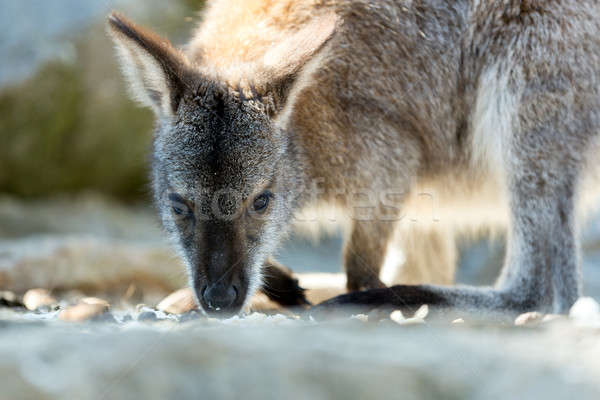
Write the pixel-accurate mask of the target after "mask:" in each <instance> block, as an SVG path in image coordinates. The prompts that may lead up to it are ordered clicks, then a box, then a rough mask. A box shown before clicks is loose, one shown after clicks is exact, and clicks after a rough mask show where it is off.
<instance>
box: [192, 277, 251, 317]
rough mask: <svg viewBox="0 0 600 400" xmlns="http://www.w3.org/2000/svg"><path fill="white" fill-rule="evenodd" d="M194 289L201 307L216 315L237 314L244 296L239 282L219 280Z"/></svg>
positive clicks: (227, 315) (243, 289) (244, 293)
mask: <svg viewBox="0 0 600 400" xmlns="http://www.w3.org/2000/svg"><path fill="white" fill-rule="evenodd" d="M195 290H196V296H197V297H198V301H199V302H200V305H201V306H202V309H203V310H204V311H205V312H206V313H207V314H210V315H213V316H218V317H230V316H233V315H236V314H238V313H239V312H240V310H241V308H242V306H243V305H244V300H245V297H246V289H245V288H244V287H242V285H241V283H239V282H235V283H234V282H230V281H219V282H214V283H209V284H206V285H204V286H201V287H196V288H195Z"/></svg>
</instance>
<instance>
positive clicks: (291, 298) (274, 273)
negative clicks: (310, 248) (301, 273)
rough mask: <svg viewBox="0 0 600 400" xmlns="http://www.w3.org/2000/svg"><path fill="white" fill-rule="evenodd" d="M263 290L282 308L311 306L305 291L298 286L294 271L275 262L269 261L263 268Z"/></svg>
mask: <svg viewBox="0 0 600 400" xmlns="http://www.w3.org/2000/svg"><path fill="white" fill-rule="evenodd" d="M261 290H262V291H263V292H264V293H265V294H266V295H267V297H269V299H271V300H273V301H275V302H277V303H279V304H281V305H282V306H288V307H289V306H309V305H311V304H310V303H309V302H308V300H306V296H305V295H304V289H303V288H301V287H300V286H299V285H298V279H296V278H294V276H293V274H292V271H291V270H290V269H289V268H287V267H285V266H283V265H281V264H279V263H278V262H276V261H273V260H267V261H266V262H265V264H264V266H263V285H262V288H261Z"/></svg>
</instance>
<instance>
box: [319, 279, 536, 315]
mask: <svg viewBox="0 0 600 400" xmlns="http://www.w3.org/2000/svg"><path fill="white" fill-rule="evenodd" d="M424 304H427V305H428V306H429V307H430V310H432V312H434V313H439V312H446V311H447V312H448V313H451V314H452V315H454V314H456V313H458V314H462V313H465V314H483V313H484V314H485V315H487V316H491V315H494V316H498V315H502V316H506V317H509V318H511V319H514V317H515V316H517V315H519V314H522V313H523V312H526V311H532V310H536V309H538V308H539V304H538V303H537V302H536V300H535V299H534V298H532V297H524V296H522V295H521V294H514V293H511V292H509V291H505V290H500V289H492V288H475V287H444V286H433V285H396V286H391V287H389V288H383V289H371V290H364V291H361V292H353V293H347V294H343V295H340V296H337V297H334V298H331V299H329V300H326V301H324V302H322V303H320V304H318V305H316V306H315V307H313V308H311V309H310V311H309V314H310V315H312V316H314V317H316V318H325V317H330V316H334V315H351V314H356V313H369V312H371V311H373V310H382V309H387V310H389V311H392V310H396V309H399V310H401V311H402V312H405V313H407V315H410V314H412V313H414V312H415V311H416V310H417V309H418V308H419V307H421V306H422V305H424Z"/></svg>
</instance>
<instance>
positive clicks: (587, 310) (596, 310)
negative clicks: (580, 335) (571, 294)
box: [569, 297, 600, 327]
mask: <svg viewBox="0 0 600 400" xmlns="http://www.w3.org/2000/svg"><path fill="white" fill-rule="evenodd" d="M569 318H571V319H573V320H574V321H575V323H576V324H578V325H583V326H594V327H600V305H599V304H598V302H597V301H596V300H594V299H592V298H591V297H581V298H580V299H579V300H577V301H576V302H575V304H573V307H571V310H570V311H569Z"/></svg>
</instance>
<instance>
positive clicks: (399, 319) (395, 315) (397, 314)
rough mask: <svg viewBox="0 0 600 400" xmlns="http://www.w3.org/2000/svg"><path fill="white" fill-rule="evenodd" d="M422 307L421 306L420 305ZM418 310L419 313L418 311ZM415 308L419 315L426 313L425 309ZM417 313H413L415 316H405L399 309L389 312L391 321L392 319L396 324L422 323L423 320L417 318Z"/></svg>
mask: <svg viewBox="0 0 600 400" xmlns="http://www.w3.org/2000/svg"><path fill="white" fill-rule="evenodd" d="M421 308H423V307H421ZM419 310H420V313H419ZM419 310H417V313H419V315H427V310H426V309H425V310H421V309H419ZM417 313H415V317H412V318H405V317H404V315H403V314H402V311H400V310H395V311H393V312H392V313H391V314H390V319H391V320H392V321H394V322H395V323H397V324H398V325H419V324H424V323H425V320H424V319H423V318H419V317H416V315H417Z"/></svg>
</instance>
